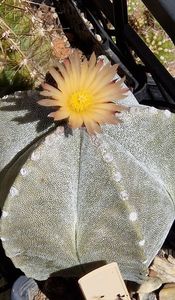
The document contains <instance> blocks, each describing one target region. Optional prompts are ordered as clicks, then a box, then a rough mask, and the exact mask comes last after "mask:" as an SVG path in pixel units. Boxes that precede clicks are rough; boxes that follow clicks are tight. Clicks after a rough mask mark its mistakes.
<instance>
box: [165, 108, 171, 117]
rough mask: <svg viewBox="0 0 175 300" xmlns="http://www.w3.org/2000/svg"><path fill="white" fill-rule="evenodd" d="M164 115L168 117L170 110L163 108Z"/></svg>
mask: <svg viewBox="0 0 175 300" xmlns="http://www.w3.org/2000/svg"><path fill="white" fill-rule="evenodd" d="M164 115H165V116H166V117H167V118H170V117H171V112H170V111H169V110H168V109H165V110H164Z"/></svg>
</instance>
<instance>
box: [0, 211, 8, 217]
mask: <svg viewBox="0 0 175 300" xmlns="http://www.w3.org/2000/svg"><path fill="white" fill-rule="evenodd" d="M7 216H8V212H7V211H5V210H3V211H2V216H1V217H2V218H6V217H7Z"/></svg>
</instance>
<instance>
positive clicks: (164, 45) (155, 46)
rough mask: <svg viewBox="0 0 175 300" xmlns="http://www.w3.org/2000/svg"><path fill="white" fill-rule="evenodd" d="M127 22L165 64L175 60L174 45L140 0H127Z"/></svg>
mask: <svg viewBox="0 0 175 300" xmlns="http://www.w3.org/2000/svg"><path fill="white" fill-rule="evenodd" d="M128 13H129V22H130V24H131V25H132V26H133V27H134V29H135V30H136V31H137V32H138V33H139V35H140V36H141V37H142V39H143V40H144V41H145V43H146V44H147V45H148V46H149V48H150V49H151V50H152V52H153V53H154V54H155V55H156V57H157V58H158V59H159V60H160V61H161V62H162V63H163V64H165V66H168V65H169V63H170V62H172V61H174V60H175V51H174V45H173V43H172V41H171V39H170V38H169V37H168V36H167V35H166V33H165V32H164V30H163V29H162V27H161V26H160V25H159V23H158V22H157V21H156V20H155V19H154V17H153V16H152V15H151V13H150V12H149V11H148V10H147V8H146V7H145V6H144V4H143V3H142V1H140V0H128Z"/></svg>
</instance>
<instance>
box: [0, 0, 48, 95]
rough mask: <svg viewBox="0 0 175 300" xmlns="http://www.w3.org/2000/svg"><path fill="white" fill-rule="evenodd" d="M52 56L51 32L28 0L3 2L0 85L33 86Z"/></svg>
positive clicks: (0, 17) (0, 32)
mask: <svg viewBox="0 0 175 300" xmlns="http://www.w3.org/2000/svg"><path fill="white" fill-rule="evenodd" d="M51 59H52V43H51V34H50V32H48V31H47V29H46V28H44V24H43V20H42V19H41V18H39V16H38V15H37V14H36V12H34V10H33V9H32V8H31V6H30V5H29V4H28V3H27V1H25V0H24V1H20V0H5V1H1V3H0V88H1V90H2V89H7V90H8V91H9V89H10V90H17V89H18V88H20V89H26V88H31V87H32V86H33V85H35V86H36V85H37V84H38V83H39V82H41V81H42V80H43V78H44V75H45V73H46V71H47V69H48V66H49V64H50V63H51Z"/></svg>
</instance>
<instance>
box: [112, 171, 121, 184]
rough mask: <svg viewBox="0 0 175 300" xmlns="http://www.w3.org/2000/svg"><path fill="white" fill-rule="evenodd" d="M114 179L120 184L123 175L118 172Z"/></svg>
mask: <svg viewBox="0 0 175 300" xmlns="http://www.w3.org/2000/svg"><path fill="white" fill-rule="evenodd" d="M113 178H114V180H115V181H117V182H119V181H121V180H122V175H121V173H120V172H116V173H114V174H113Z"/></svg>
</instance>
